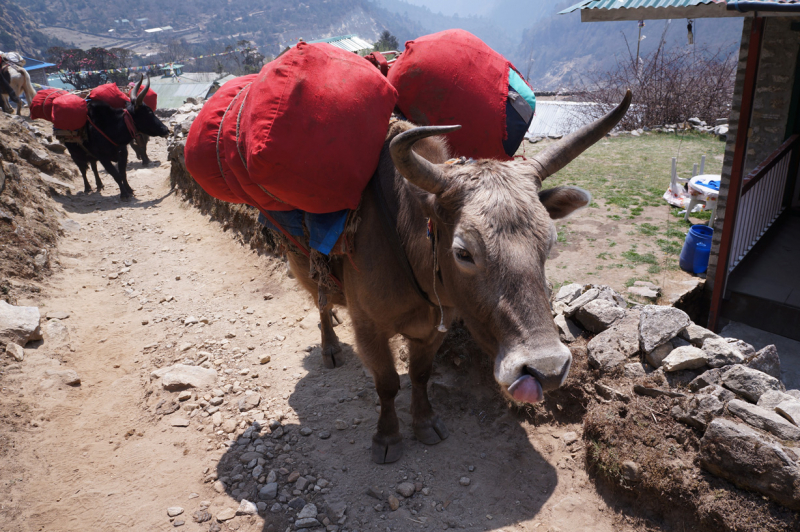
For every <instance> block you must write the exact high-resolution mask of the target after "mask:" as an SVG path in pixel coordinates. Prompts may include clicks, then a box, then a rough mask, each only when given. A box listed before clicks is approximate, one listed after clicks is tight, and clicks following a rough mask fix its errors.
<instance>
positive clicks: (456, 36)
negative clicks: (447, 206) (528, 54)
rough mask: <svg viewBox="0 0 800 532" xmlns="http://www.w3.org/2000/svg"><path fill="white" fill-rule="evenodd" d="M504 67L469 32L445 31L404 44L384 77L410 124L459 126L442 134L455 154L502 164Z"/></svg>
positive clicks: (506, 79)
mask: <svg viewBox="0 0 800 532" xmlns="http://www.w3.org/2000/svg"><path fill="white" fill-rule="evenodd" d="M510 68H513V66H512V65H511V63H510V62H509V61H508V60H506V59H505V58H504V57H503V56H502V55H500V54H499V53H497V52H495V51H494V50H492V49H491V48H490V47H489V46H488V45H487V44H486V43H484V42H483V41H482V40H480V39H479V38H477V37H475V36H474V35H472V34H471V33H469V32H467V31H464V30H446V31H442V32H439V33H434V34H432V35H426V36H424V37H420V38H419V39H415V40H413V41H408V42H407V43H406V48H405V51H404V52H403V54H402V55H401V56H400V57H399V58H398V59H397V61H395V62H394V64H393V65H392V68H391V69H390V70H389V75H388V79H389V81H390V82H391V83H392V85H393V86H394V88H395V89H397V92H398V93H399V100H398V102H397V106H398V108H399V109H400V111H402V113H403V114H404V115H405V116H406V118H407V119H408V120H410V121H411V122H414V123H415V124H419V125H436V126H442V125H454V124H460V125H461V126H462V128H461V129H460V130H458V131H454V132H452V133H448V134H447V142H448V143H449V144H450V146H451V147H452V149H453V152H454V154H455V155H458V156H463V157H472V158H475V159H483V158H492V159H499V160H508V159H510V157H509V156H508V155H507V154H506V151H505V150H504V148H503V140H504V139H505V138H506V101H507V100H508V84H509V69H510ZM531 117H532V112H531Z"/></svg>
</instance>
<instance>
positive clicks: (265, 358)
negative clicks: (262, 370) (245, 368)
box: [258, 355, 272, 364]
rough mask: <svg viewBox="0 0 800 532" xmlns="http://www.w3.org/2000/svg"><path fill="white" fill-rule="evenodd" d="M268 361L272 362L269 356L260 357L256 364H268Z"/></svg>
mask: <svg viewBox="0 0 800 532" xmlns="http://www.w3.org/2000/svg"><path fill="white" fill-rule="evenodd" d="M270 360H272V357H271V356H269V355H261V357H260V358H259V359H258V362H259V363H260V364H269V362H270Z"/></svg>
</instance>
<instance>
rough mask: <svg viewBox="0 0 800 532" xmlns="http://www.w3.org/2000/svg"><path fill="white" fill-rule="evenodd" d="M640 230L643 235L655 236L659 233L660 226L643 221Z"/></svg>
mask: <svg viewBox="0 0 800 532" xmlns="http://www.w3.org/2000/svg"><path fill="white" fill-rule="evenodd" d="M639 232H640V233H642V234H643V235H647V236H653V235H656V234H658V227H657V226H655V225H653V224H649V223H643V224H640V225H639Z"/></svg>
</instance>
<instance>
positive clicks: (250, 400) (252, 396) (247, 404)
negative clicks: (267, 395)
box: [239, 390, 261, 412]
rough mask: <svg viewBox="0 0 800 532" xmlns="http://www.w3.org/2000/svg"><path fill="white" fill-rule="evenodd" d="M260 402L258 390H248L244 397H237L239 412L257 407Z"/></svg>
mask: <svg viewBox="0 0 800 532" xmlns="http://www.w3.org/2000/svg"><path fill="white" fill-rule="evenodd" d="M260 403H261V395H260V394H259V393H258V392H254V391H252V390H248V391H246V392H245V393H244V397H242V398H241V399H239V412H247V411H248V410H252V409H254V408H255V407H257V406H258V405H259V404H260Z"/></svg>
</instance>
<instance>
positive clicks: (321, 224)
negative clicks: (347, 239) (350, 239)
mask: <svg viewBox="0 0 800 532" xmlns="http://www.w3.org/2000/svg"><path fill="white" fill-rule="evenodd" d="M348 214H350V211H349V210H348V209H345V210H343V211H336V212H327V213H323V214H314V213H310V212H305V211H301V210H294V211H269V215H270V216H272V217H273V218H274V219H275V221H276V222H278V223H279V224H281V225H282V226H283V228H284V229H286V231H288V232H289V234H290V235H292V236H299V237H303V236H304V234H303V223H305V226H306V227H307V228H308V233H309V236H310V242H309V244H310V245H311V247H312V248H314V249H316V250H317V251H319V252H320V253H324V254H325V255H328V254H330V252H331V250H333V246H334V244H336V241H337V240H339V237H340V236H341V235H342V232H343V231H344V225H345V223H346V222H347V215H348ZM258 221H259V223H261V225H264V226H265V227H268V228H269V229H274V230H276V231H278V230H279V229H278V228H277V227H274V226H273V225H272V224H271V223H270V222H269V221H268V220H267V219H266V218H265V217H264V215H263V214H259V215H258Z"/></svg>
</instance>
